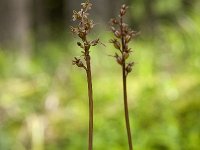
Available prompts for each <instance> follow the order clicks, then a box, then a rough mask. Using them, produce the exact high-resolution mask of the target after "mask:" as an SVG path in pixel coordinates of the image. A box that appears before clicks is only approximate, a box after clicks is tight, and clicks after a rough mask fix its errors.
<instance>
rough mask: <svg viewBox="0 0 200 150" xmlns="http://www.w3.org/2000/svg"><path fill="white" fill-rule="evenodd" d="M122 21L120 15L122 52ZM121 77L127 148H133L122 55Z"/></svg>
mask: <svg viewBox="0 0 200 150" xmlns="http://www.w3.org/2000/svg"><path fill="white" fill-rule="evenodd" d="M122 23H123V19H122V16H121V18H120V29H121V34H122V37H121V43H122V52H124V51H125V42H124V35H123V27H122ZM122 54H123V53H122ZM122 78H123V92H124V93H123V94H124V113H125V122H126V130H127V136H128V144H129V150H133V145H132V137H131V129H130V122H129V110H128V100H127V86H126V60H125V59H124V58H123V57H122Z"/></svg>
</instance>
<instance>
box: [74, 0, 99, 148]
mask: <svg viewBox="0 0 200 150" xmlns="http://www.w3.org/2000/svg"><path fill="white" fill-rule="evenodd" d="M91 8H92V4H91V3H90V1H89V0H87V1H86V2H85V3H81V10H79V11H75V10H74V11H73V16H72V20H73V21H74V22H77V26H75V27H73V26H71V31H72V32H73V33H74V34H75V35H77V36H78V37H79V38H80V39H81V42H77V45H78V46H79V47H80V48H81V49H82V50H81V53H82V55H81V56H80V57H82V56H83V59H82V60H81V59H79V58H76V57H75V58H74V60H73V61H72V64H74V65H76V66H78V67H80V68H83V69H84V70H85V71H86V75H87V83H88V98H89V131H88V150H92V148H93V91H92V74H91V63H90V61H91V57H90V48H91V46H96V45H97V44H102V43H101V42H100V40H99V38H97V39H94V40H91V41H89V40H88V37H87V36H88V34H89V33H90V31H91V30H92V29H93V27H94V25H95V24H94V22H93V20H91V19H89V15H90V14H89V12H88V11H89V10H90V9H91Z"/></svg>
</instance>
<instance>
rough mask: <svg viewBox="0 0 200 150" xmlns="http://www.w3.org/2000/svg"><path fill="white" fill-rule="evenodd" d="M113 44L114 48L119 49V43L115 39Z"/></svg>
mask: <svg viewBox="0 0 200 150" xmlns="http://www.w3.org/2000/svg"><path fill="white" fill-rule="evenodd" d="M113 44H114V47H115V48H116V49H120V48H121V44H120V43H119V41H117V40H116V41H115V42H114V43H113Z"/></svg>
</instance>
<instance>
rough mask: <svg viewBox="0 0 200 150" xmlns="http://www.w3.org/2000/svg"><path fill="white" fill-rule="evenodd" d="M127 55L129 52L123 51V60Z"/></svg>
mask: <svg viewBox="0 0 200 150" xmlns="http://www.w3.org/2000/svg"><path fill="white" fill-rule="evenodd" d="M128 57H129V53H127V52H123V58H124V60H126V59H127V58H128Z"/></svg>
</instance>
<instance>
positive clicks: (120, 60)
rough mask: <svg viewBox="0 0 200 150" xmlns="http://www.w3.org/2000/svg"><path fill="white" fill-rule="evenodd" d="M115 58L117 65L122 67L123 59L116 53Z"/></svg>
mask: <svg viewBox="0 0 200 150" xmlns="http://www.w3.org/2000/svg"><path fill="white" fill-rule="evenodd" d="M114 57H115V58H116V61H117V63H118V64H120V65H122V58H121V57H120V56H119V55H118V54H117V53H115V56H114Z"/></svg>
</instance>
